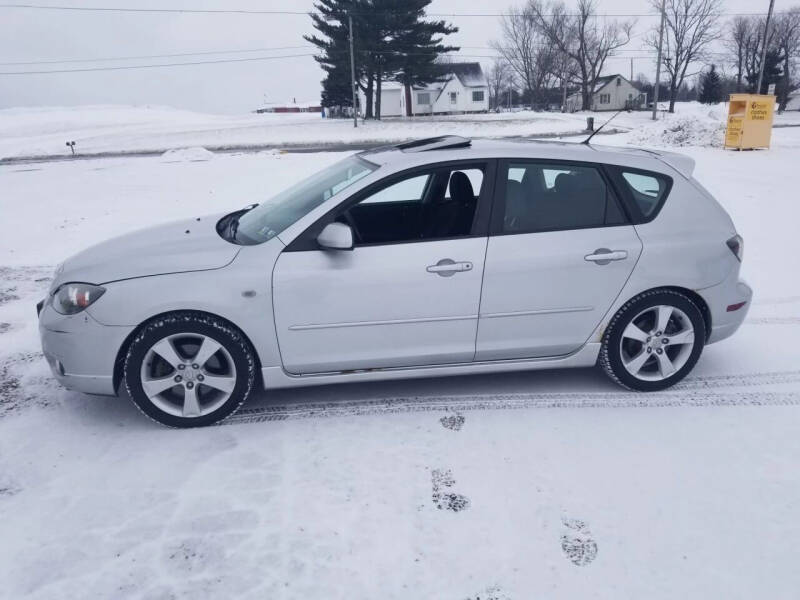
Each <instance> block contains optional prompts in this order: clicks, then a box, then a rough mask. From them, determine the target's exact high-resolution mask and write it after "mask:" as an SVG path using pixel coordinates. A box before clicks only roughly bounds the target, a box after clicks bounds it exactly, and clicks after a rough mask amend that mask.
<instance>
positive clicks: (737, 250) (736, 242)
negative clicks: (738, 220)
mask: <svg viewBox="0 0 800 600" xmlns="http://www.w3.org/2000/svg"><path fill="white" fill-rule="evenodd" d="M725 243H726V244H727V245H728V248H730V249H731V252H733V255H734V256H735V257H736V258H738V259H739V262H742V255H743V254H744V240H743V239H742V236H740V235H735V236H733V237H732V238H731V239H729V240H728V241H727V242H725Z"/></svg>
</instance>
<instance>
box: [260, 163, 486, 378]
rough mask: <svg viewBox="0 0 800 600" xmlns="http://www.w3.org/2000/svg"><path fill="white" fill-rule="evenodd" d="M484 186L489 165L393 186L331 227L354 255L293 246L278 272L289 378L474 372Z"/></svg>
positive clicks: (369, 195)
mask: <svg viewBox="0 0 800 600" xmlns="http://www.w3.org/2000/svg"><path fill="white" fill-rule="evenodd" d="M486 175H487V173H486V165H485V164H480V163H478V164H476V163H471V164H469V165H464V166H462V167H459V166H455V167H440V168H435V169H429V170H427V171H416V172H414V173H412V174H409V175H407V176H401V177H400V178H399V179H398V178H393V179H392V180H391V182H389V183H387V184H386V185H384V186H380V185H379V186H378V187H377V188H375V187H373V188H372V189H368V190H367V191H365V192H364V193H363V194H360V197H359V198H357V199H355V200H354V202H355V203H352V202H346V203H345V205H344V206H343V207H342V209H341V210H340V211H335V212H334V213H333V214H331V215H329V216H328V217H326V218H325V219H323V221H326V220H327V221H328V222H330V221H334V220H336V221H339V222H342V223H346V224H348V225H349V226H350V227H351V228H352V230H353V233H354V238H355V247H354V249H353V250H352V251H346V250H322V249H318V248H313V247H311V248H310V247H308V244H305V245H304V244H303V243H298V244H290V245H289V246H288V247H287V249H286V251H284V252H283V253H282V254H281V256H280V257H279V259H278V261H277V263H276V265H275V269H274V272H273V302H274V310H275V322H276V327H277V331H278V342H279V346H280V352H281V358H282V361H283V365H284V368H285V369H286V370H287V371H288V372H290V373H295V374H306V373H320V372H336V371H349V370H359V369H377V368H389V367H408V366H420V365H433V364H443V363H460V362H469V361H471V360H472V359H473V357H474V355H475V338H476V335H477V324H478V309H479V305H480V294H481V280H482V274H483V264H484V258H485V255H486V243H487V237H486V224H484V225H483V229H484V230H483V232H482V233H480V232H479V231H478V230H479V229H480V228H481V225H480V224H479V221H480V219H478V218H477V215H478V214H479V212H480V211H478V209H477V207H478V205H479V204H481V202H485V200H486V198H481V190H482V188H485V187H487V186H486V185H484V180H487V181H488V180H489V179H490V178H489V177H487V176H486ZM484 195H486V194H484ZM487 220H488V219H487ZM316 229H319V227H316V228H315V227H312V228H311V231H315V230H316ZM301 238H302V235H301Z"/></svg>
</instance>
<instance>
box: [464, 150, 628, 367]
mask: <svg viewBox="0 0 800 600" xmlns="http://www.w3.org/2000/svg"><path fill="white" fill-rule="evenodd" d="M641 249H642V244H641V241H640V240H639V237H638V236H637V234H636V231H635V230H634V228H633V226H632V225H630V224H628V223H627V218H626V217H625V215H624V213H623V211H622V210H621V206H620V204H619V202H618V200H617V199H616V198H615V197H614V194H613V191H612V189H611V187H610V186H609V185H608V183H607V181H606V180H605V178H604V176H603V174H602V172H601V171H600V169H598V168H597V167H594V166H590V165H575V164H557V163H552V162H549V161H548V162H523V161H519V162H517V161H509V162H504V164H503V165H502V166H501V167H500V169H499V176H498V195H497V202H496V207H495V211H494V213H493V217H492V236H491V237H490V239H489V244H488V248H487V255H486V267H485V274H484V282H483V295H482V299H481V311H480V321H479V326H478V341H477V351H476V357H475V359H476V360H495V359H514V358H535V357H544V356H561V355H564V354H569V353H570V352H573V351H575V350H577V349H578V348H580V347H581V346H582V345H583V344H584V343H585V342H586V341H587V338H588V337H589V336H590V335H591V333H592V331H594V329H595V328H596V327H597V325H598V324H599V323H600V320H601V319H602V318H603V315H605V313H606V312H607V311H608V309H609V307H610V306H611V304H612V303H613V302H614V300H615V298H616V297H617V296H618V294H619V292H620V290H621V289H622V287H623V286H624V285H625V282H626V281H627V280H628V277H629V276H630V274H631V272H632V270H633V267H634V265H635V264H636V261H637V259H638V258H639V254H640V253H641Z"/></svg>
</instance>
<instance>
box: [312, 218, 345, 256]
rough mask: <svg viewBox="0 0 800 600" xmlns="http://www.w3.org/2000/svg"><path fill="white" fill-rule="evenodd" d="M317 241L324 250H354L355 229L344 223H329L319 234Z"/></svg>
mask: <svg viewBox="0 0 800 600" xmlns="http://www.w3.org/2000/svg"><path fill="white" fill-rule="evenodd" d="M317 243H318V244H319V246H320V248H322V249H323V250H352V249H353V230H352V229H350V226H349V225H345V224H344V223H336V222H334V223H328V224H327V225H325V228H324V229H323V230H322V231H321V232H320V234H319V235H318V236H317Z"/></svg>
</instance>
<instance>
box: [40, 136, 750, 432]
mask: <svg viewBox="0 0 800 600" xmlns="http://www.w3.org/2000/svg"><path fill="white" fill-rule="evenodd" d="M693 168H694V163H693V161H692V160H691V159H690V158H687V157H684V156H681V155H677V154H671V153H661V152H658V153H657V152H650V151H644V150H639V149H628V148H605V147H598V146H590V145H580V144H565V143H535V142H490V141H476V142H475V143H472V142H471V141H470V140H467V139H464V138H458V137H442V138H432V139H426V140H419V141H415V142H410V143H407V144H400V145H397V146H389V147H382V148H378V149H375V150H370V151H366V152H362V153H360V154H356V155H352V156H349V157H347V158H345V159H344V160H342V161H340V162H338V163H336V164H334V165H333V166H330V167H328V168H326V169H324V170H323V171H320V172H319V173H317V174H315V175H312V176H311V177H309V178H308V179H306V180H305V181H303V182H301V183H299V184H297V185H295V186H294V187H292V188H291V189H288V190H286V191H284V192H283V193H281V194H279V195H277V196H275V197H274V198H272V199H271V200H269V201H267V202H265V203H263V204H260V205H257V206H249V207H247V208H244V209H242V210H239V211H236V212H233V213H230V214H226V215H216V216H211V217H197V218H193V219H190V220H187V221H181V222H176V223H170V224H166V225H161V226H158V227H153V228H150V229H145V230H142V231H138V232H134V233H130V234H128V235H124V236H121V237H118V238H115V239H111V240H108V241H106V242H103V243H100V244H98V245H96V246H93V247H91V248H89V249H87V250H85V251H83V252H81V253H79V254H78V255H76V256H74V257H72V258H70V259H68V260H67V261H66V262H64V263H63V264H62V265H60V266H59V268H58V270H57V271H56V274H55V278H54V281H53V285H52V287H51V289H50V292H49V293H48V295H47V298H46V299H45V300H43V301H42V302H41V303H40V304H39V306H38V310H39V327H40V333H41V339H42V346H43V349H44V354H45V356H46V358H47V360H48V362H49V364H50V366H51V368H52V371H53V374H54V375H55V377H56V378H57V379H58V380H59V381H60V382H62V383H63V384H64V385H65V386H66V387H68V388H70V389H74V390H79V391H82V392H87V393H92V394H116V393H117V391H118V389H119V387H120V385H121V383H122V382H123V381H124V382H125V385H126V387H127V390H128V392H129V394H130V396H131V398H132V399H133V401H134V402H135V403H136V405H137V406H138V407H139V408H140V409H141V410H142V411H143V412H144V413H145V414H146V415H148V416H150V417H151V418H153V419H155V420H156V421H159V422H161V423H163V424H166V425H171V426H175V427H192V426H198V425H208V424H210V423H214V422H217V421H219V420H221V419H224V418H225V417H227V416H229V415H230V414H232V413H233V412H234V411H235V410H236V409H237V408H238V407H239V406H240V405H241V404H242V403H243V402H244V401H245V400H246V399H247V398H248V396H249V395H250V393H251V392H252V390H253V388H254V387H256V386H263V387H264V388H267V389H270V388H281V387H292V386H302V385H310V384H322V383H336V382H349V381H368V380H369V381H374V380H381V379H390V378H409V377H430V376H436V375H458V374H467V373H490V372H500V371H512V370H521V369H551V368H556V367H590V366H593V365H595V364H598V363H599V364H600V365H601V366H602V368H603V369H605V371H606V372H607V373H608V375H609V376H610V377H611V378H612V379H613V380H614V381H616V382H617V383H619V384H621V385H623V386H625V387H627V388H630V389H634V390H641V391H650V390H660V389H664V388H666V387H668V386H670V385H672V384H674V383H675V382H677V381H679V380H681V379H682V378H683V377H684V376H685V375H686V374H687V373H688V372H689V371H690V370H691V369H692V367H693V366H694V364H695V363H696V362H697V360H698V358H699V357H700V353H701V352H702V350H703V346H704V345H705V344H709V343H713V342H717V341H719V340H721V339H724V338H726V337H728V336H730V335H731V334H732V333H733V332H734V331H736V329H737V328H738V327H739V325H740V324H741V323H742V321H743V319H744V317H745V314H746V312H747V309H748V307H749V302H750V299H751V296H752V292H751V290H750V288H749V287H748V286H747V285H746V284H745V283H743V282H742V281H741V280H740V279H739V267H740V262H741V259H742V239H741V238H740V237H739V236H738V235H737V234H736V230H735V228H734V225H733V223H732V222H731V219H730V217H729V216H728V214H727V213H726V212H725V211H724V210H723V209H722V208H721V207H720V205H719V204H718V203H717V202H716V201H715V200H714V198H713V197H712V196H711V195H710V194H709V193H708V192H707V191H706V190H705V189H704V188H703V187H702V186H701V185H700V184H699V183H698V182H697V181H696V180H695V179H694V178H693V177H692V171H693Z"/></svg>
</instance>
